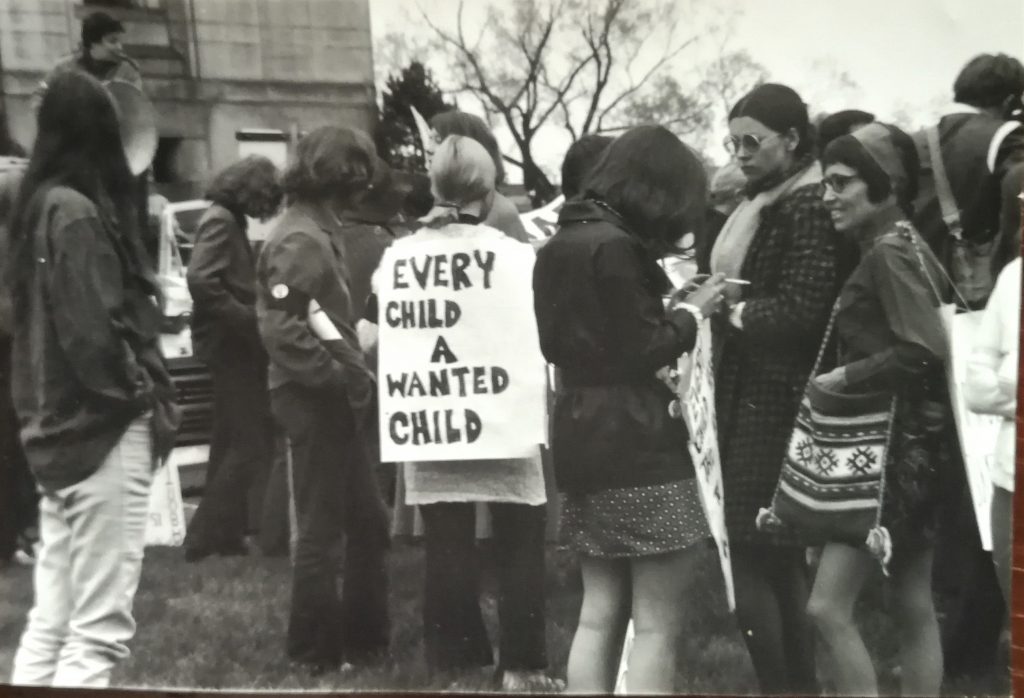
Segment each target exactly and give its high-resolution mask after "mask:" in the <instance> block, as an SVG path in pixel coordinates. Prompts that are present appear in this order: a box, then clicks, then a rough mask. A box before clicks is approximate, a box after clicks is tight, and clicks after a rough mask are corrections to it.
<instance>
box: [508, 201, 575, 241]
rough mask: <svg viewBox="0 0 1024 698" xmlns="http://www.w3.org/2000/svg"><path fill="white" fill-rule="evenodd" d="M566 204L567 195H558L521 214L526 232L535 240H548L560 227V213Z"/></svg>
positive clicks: (520, 218)
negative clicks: (552, 199)
mask: <svg viewBox="0 0 1024 698" xmlns="http://www.w3.org/2000/svg"><path fill="white" fill-rule="evenodd" d="M563 204H565V197H564V196H562V195H561V194H559V195H558V197H557V198H556V199H555V200H554V201H552V202H550V203H548V204H545V205H544V206H541V207H540V208H535V209H534V210H532V211H527V212H526V213H522V214H520V215H519V220H521V221H522V222H523V227H524V228H526V234H527V235H529V236H530V238H531V239H532V240H534V241H541V240H547V239H548V238H549V237H551V236H552V235H554V234H555V231H556V230H557V229H558V214H559V212H560V211H561V210H562V205H563Z"/></svg>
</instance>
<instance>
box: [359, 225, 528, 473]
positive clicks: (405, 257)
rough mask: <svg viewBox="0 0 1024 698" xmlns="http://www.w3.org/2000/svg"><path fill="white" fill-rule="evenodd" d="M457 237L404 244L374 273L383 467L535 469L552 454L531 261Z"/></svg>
mask: <svg viewBox="0 0 1024 698" xmlns="http://www.w3.org/2000/svg"><path fill="white" fill-rule="evenodd" d="M459 228H461V231H460V230H458V228H457V229H456V230H455V231H454V232H453V231H451V230H445V231H435V230H430V229H423V230H421V231H419V232H418V233H416V234H415V235H414V236H412V237H409V238H404V239H402V240H399V241H397V242H396V243H395V244H394V245H392V246H391V247H389V248H388V250H387V251H386V252H385V253H384V257H383V259H382V260H381V263H380V267H379V269H378V272H377V277H376V278H377V282H378V307H379V308H380V324H379V327H380V344H379V353H378V357H379V362H380V364H379V365H380V369H379V379H378V391H379V397H380V400H379V405H380V425H381V429H380V432H381V458H382V460H384V461H385V462H388V461H391V462H402V461H436V460H478V459H500V458H530V457H535V456H536V454H537V448H538V444H546V443H547V374H546V371H547V369H546V363H545V361H544V357H543V355H542V354H541V351H540V340H539V338H538V335H537V323H536V320H535V319H534V315H533V291H532V288H531V283H530V279H531V278H532V274H533V262H534V253H533V250H532V249H531V248H530V247H529V246H528V245H523V244H522V243H519V242H516V241H514V240H512V239H511V238H509V237H507V236H505V235H504V234H502V233H500V232H499V231H497V230H494V229H493V228H487V227H484V226H459Z"/></svg>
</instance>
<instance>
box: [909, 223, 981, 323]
mask: <svg viewBox="0 0 1024 698" xmlns="http://www.w3.org/2000/svg"><path fill="white" fill-rule="evenodd" d="M906 234H907V236H908V237H909V238H910V242H911V243H912V244H913V245H914V252H916V253H917V260H918V261H919V262H920V263H921V272H922V273H923V274H924V278H926V279H927V280H928V285H929V286H931V287H932V292H933V293H934V294H935V300H936V301H937V302H938V304H939V305H942V304H943V302H944V301H943V299H942V294H941V293H939V289H938V287H937V286H936V285H935V281H933V280H932V275H931V274H929V273H928V266H927V265H926V264H925V262H924V253H923V252H921V245H920V243H919V242H918V238H919V237H920V236H919V235H918V234H917V231H916V230H914V229H913V228H912V227H909V226H908V227H907V228H906ZM938 267H939V271H941V272H942V275H943V276H945V277H946V281H948V282H949V285H950V287H951V288H952V289H953V293H955V294H956V297H957V298H959V299H960V302H961V303H963V307H964V308H969V307H970V305H968V303H967V301H966V300H964V297H963V294H961V293H960V289H959V288H957V286H956V282H955V281H953V278H952V277H951V276H950V275H949V272H948V271H946V268H945V267H944V266H943V265H942V264H939V265H938Z"/></svg>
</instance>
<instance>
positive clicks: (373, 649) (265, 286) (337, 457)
mask: <svg viewBox="0 0 1024 698" xmlns="http://www.w3.org/2000/svg"><path fill="white" fill-rule="evenodd" d="M377 167H379V161H378V160H377V157H376V155H375V153H374V147H373V141H371V140H370V138H369V137H368V136H367V135H366V134H364V133H362V132H359V131H354V130H351V129H345V128H335V127H323V128H320V129H317V130H315V131H313V132H312V133H310V134H309V135H307V136H306V137H305V138H303V139H302V140H301V141H300V142H299V145H298V147H297V151H296V156H295V161H294V163H293V164H292V165H291V166H290V167H289V168H288V170H286V171H285V174H284V177H283V181H282V186H283V188H284V191H285V194H286V196H287V197H288V202H289V206H288V209H287V211H286V212H285V214H284V216H283V217H282V218H281V220H280V221H279V222H278V224H277V226H276V227H275V228H274V230H273V232H272V233H271V234H270V236H269V237H268V238H267V240H266V243H265V244H264V246H263V249H262V251H261V253H260V258H259V263H258V265H257V291H256V294H257V295H256V311H257V315H258V318H259V329H260V335H261V336H262V338H263V344H264V346H265V347H266V350H267V354H268V355H269V356H270V368H269V372H268V379H269V385H270V391H271V409H272V411H273V414H274V417H275V418H276V419H277V420H278V422H279V423H280V424H281V425H282V426H283V427H284V429H285V431H286V433H287V435H288V439H289V446H290V453H291V472H292V479H291V482H292V494H293V502H294V506H295V511H296V518H297V520H298V541H297V545H296V550H295V559H294V570H293V577H292V600H291V614H290V618H289V622H288V642H287V651H288V656H289V657H290V658H291V659H293V660H295V661H298V662H301V663H303V664H306V665H308V666H309V667H310V669H311V671H312V672H313V673H315V674H317V673H322V672H324V671H330V670H332V669H335V668H337V667H339V666H340V665H341V664H342V663H343V662H350V663H359V662H365V661H367V660H369V659H370V658H371V657H373V656H374V655H376V654H378V653H380V652H382V651H384V650H386V649H387V646H388V635H389V631H388V610H387V571H386V568H385V551H386V549H387V547H388V516H387V510H386V508H385V506H384V503H383V501H382V499H381V496H380V492H379V491H378V490H377V486H376V483H375V482H374V479H373V472H372V466H371V456H370V454H369V453H368V449H367V443H366V439H367V436H368V435H370V434H372V433H373V432H374V427H373V421H374V420H375V419H376V409H375V395H376V384H375V381H374V379H373V376H372V373H371V371H370V369H369V367H368V366H367V364H366V360H365V358H364V357H363V353H362V351H361V349H360V346H359V340H358V337H357V334H356V330H355V324H356V321H357V319H358V318H357V317H356V315H355V312H354V307H355V306H356V303H355V302H354V299H353V298H352V294H351V291H350V284H351V270H350V268H349V263H350V262H349V257H348V250H346V249H345V248H346V245H345V244H344V243H343V242H342V241H343V240H344V238H345V235H344V234H343V232H342V231H341V228H342V227H343V226H344V225H346V223H345V222H344V221H347V220H351V218H352V217H353V216H352V214H353V212H354V211H356V210H357V209H358V208H359V207H360V204H361V203H362V201H363V199H364V198H365V197H366V194H367V192H368V191H369V189H370V185H371V183H372V182H373V180H374V175H375V171H376V168H377ZM342 533H344V534H345V538H346V540H345V562H344V564H345V573H344V578H345V581H344V588H343V591H342V598H341V599H340V600H339V598H338V592H337V588H336V577H337V566H336V563H335V561H334V560H333V559H332V555H331V551H332V548H333V547H334V543H335V542H336V541H337V540H338V538H339V536H340V535H341V534H342Z"/></svg>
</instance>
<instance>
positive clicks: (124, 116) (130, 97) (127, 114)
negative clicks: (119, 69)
mask: <svg viewBox="0 0 1024 698" xmlns="http://www.w3.org/2000/svg"><path fill="white" fill-rule="evenodd" d="M103 85H104V87H106V88H107V92H109V93H110V97H111V100H112V101H113V103H114V109H115V111H117V120H118V123H119V124H120V127H121V146H122V147H123V148H124V154H125V157H126V158H127V159H128V167H129V168H130V169H131V171H132V174H133V175H140V174H142V173H143V172H145V171H146V170H148V169H149V165H150V163H151V162H153V156H154V155H156V147H157V142H158V140H159V137H158V135H157V129H156V110H155V109H154V108H153V103H152V102H150V101H149V98H148V97H147V96H146V95H145V93H144V92H143V91H142V90H140V89H139V88H138V87H136V86H135V85H133V84H131V83H130V82H126V81H124V80H110V81H107V82H105V83H103Z"/></svg>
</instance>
